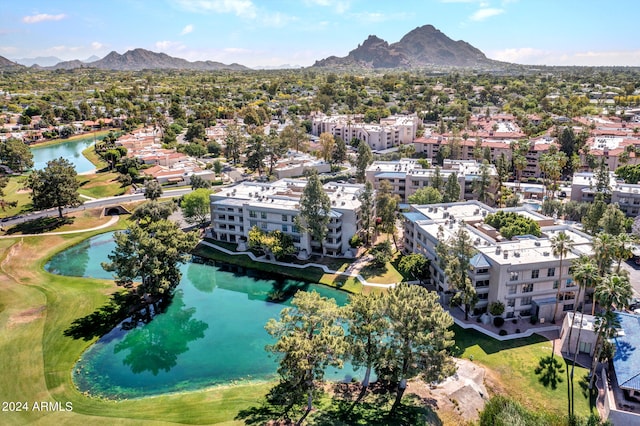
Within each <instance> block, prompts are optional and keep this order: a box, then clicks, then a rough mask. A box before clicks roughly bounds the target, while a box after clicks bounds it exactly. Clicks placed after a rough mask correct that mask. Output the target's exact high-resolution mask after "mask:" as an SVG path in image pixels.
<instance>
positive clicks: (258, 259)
mask: <svg viewBox="0 0 640 426" xmlns="http://www.w3.org/2000/svg"><path fill="white" fill-rule="evenodd" d="M200 244H202V245H205V246H209V247H211V248H214V249H216V250H219V251H221V252H223V253H225V254H229V255H232V256H236V255H241V254H244V255H246V256H249V257H250V258H251V260H253V261H256V262H264V263H271V264H274V265H280V266H286V267H288V268H298V269H304V268H309V267H315V268H320V269H322V270H323V271H324V272H325V273H327V274H338V275H344V276H349V277H355V278H356V279H357V280H358V281H360V283H361V284H362V285H364V286H367V287H381V288H392V287H395V286H396V284H397V283H393V284H377V283H370V282H368V281H367V280H365V279H364V278H363V277H362V275H360V274H359V273H357V272H350V273H349V272H340V271H334V270H332V269H329V267H328V266H327V265H321V264H319V263H307V264H304V265H297V264H294V263H286V262H278V261H275V260H267V259H266V257H264V256H262V257H257V256H256V255H255V254H253V253H251V252H250V251H244V252H235V251H231V250H227V249H226V248H224V247H220V246H218V245H216V244H213V243H210V242H208V241H204V240H202V241H200Z"/></svg>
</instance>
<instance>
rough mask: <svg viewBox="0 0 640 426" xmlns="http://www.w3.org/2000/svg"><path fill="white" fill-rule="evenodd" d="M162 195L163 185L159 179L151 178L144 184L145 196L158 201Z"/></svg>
mask: <svg viewBox="0 0 640 426" xmlns="http://www.w3.org/2000/svg"><path fill="white" fill-rule="evenodd" d="M160 197H162V185H160V182H158V181H157V180H155V179H151V180H150V181H148V182H147V184H146V185H145V186H144V198H146V199H148V200H151V201H156V200H157V199H158V198H160Z"/></svg>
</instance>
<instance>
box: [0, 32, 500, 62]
mask: <svg viewBox="0 0 640 426" xmlns="http://www.w3.org/2000/svg"><path fill="white" fill-rule="evenodd" d="M55 59H58V58H55V57H39V58H25V59H22V60H20V59H18V60H16V62H13V61H10V60H8V59H6V58H3V57H1V56H0V68H6V67H19V66H21V65H19V64H18V62H20V61H22V62H23V63H24V64H25V65H27V64H30V65H31V66H34V67H36V66H40V67H42V68H44V69H54V70H55V69H75V68H97V69H103V70H119V71H138V70H143V69H185V70H201V71H213V70H239V71H241V70H249V69H250V68H248V67H245V66H243V65H239V64H235V63H234V64H230V65H226V64H223V63H221V62H214V61H195V62H189V61H187V60H185V59H181V58H175V57H173V56H169V55H167V54H165V53H157V52H152V51H150V50H145V49H134V50H129V51H127V52H125V53H124V54H122V55H121V54H119V53H118V52H115V51H114V52H111V53H109V54H108V55H107V56H105V57H104V58H102V59H97V58H95V57H92V58H89V59H88V60H86V61H80V60H77V59H76V60H73V61H58V62H57V63H56V64H55V65H49V66H45V65H44V64H46V63H50V62H51V61H53V60H55ZM35 64H38V65H35ZM508 65H510V64H508V63H506V62H499V61H494V60H491V59H488V58H487V57H486V56H485V54H484V53H482V52H481V51H480V50H478V49H477V48H475V47H473V46H472V45H470V44H469V43H467V42H465V41H462V40H459V41H454V40H451V39H450V38H449V37H447V36H446V35H445V34H443V33H442V32H440V31H439V30H438V29H436V28H435V27H433V26H432V25H425V26H422V27H418V28H416V29H414V30H412V31H410V32H409V33H407V34H406V35H405V36H404V37H402V39H400V41H398V42H396V43H392V44H389V43H388V42H386V41H384V40H382V39H381V38H379V37H377V36H375V35H370V36H369V38H367V39H366V40H365V41H364V42H363V43H362V44H361V45H359V46H358V47H357V48H356V49H354V50H352V51H351V52H349V54H348V55H347V56H346V57H343V58H339V57H336V56H330V57H328V58H325V59H322V60H319V61H316V62H315V64H314V65H313V67H316V68H336V69H344V68H368V69H371V68H404V69H409V68H424V67H431V66H445V67H449V66H452V67H468V68H487V67H490V68H502V67H505V66H508ZM284 67H285V66H283V68H284ZM272 68H274V67H257V69H272ZM292 68H295V66H294V67H292Z"/></svg>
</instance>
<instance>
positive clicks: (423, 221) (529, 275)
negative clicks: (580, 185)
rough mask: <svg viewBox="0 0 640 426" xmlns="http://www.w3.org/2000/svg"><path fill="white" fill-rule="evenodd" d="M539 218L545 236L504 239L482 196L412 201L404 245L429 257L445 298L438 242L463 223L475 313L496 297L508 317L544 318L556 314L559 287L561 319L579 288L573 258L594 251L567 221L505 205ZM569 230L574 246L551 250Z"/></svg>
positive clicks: (435, 281) (434, 282)
mask: <svg viewBox="0 0 640 426" xmlns="http://www.w3.org/2000/svg"><path fill="white" fill-rule="evenodd" d="M502 210H505V211H513V212H516V213H518V214H521V215H523V216H525V217H528V218H531V219H533V220H535V221H536V222H537V223H538V224H539V225H540V227H541V231H542V236H540V237H535V236H532V235H524V236H518V237H514V238H513V239H511V240H506V239H505V238H503V237H502V236H501V235H500V233H499V232H498V231H497V230H496V229H495V228H493V227H492V226H490V225H488V224H486V223H485V222H484V218H485V217H486V216H487V215H488V214H491V213H495V212H496V211H497V210H496V209H492V208H490V207H488V206H486V205H484V204H482V203H480V202H478V201H470V202H461V203H449V204H433V205H428V206H417V205H412V206H411V210H410V211H409V212H407V213H404V214H403V216H404V225H405V229H404V238H403V242H404V250H405V252H406V253H420V254H423V255H424V256H426V257H427V258H428V259H430V260H431V266H430V268H431V284H432V285H434V286H435V287H436V290H437V291H438V292H439V293H440V294H441V296H442V298H443V302H444V303H448V300H447V298H448V297H449V295H450V294H451V293H450V292H449V291H450V287H449V284H448V282H447V277H446V274H445V272H444V270H442V268H441V267H440V265H439V263H438V259H437V255H436V246H437V244H438V243H439V242H440V241H447V240H449V239H450V238H452V236H453V235H454V233H455V232H457V231H458V229H459V228H460V227H462V228H463V229H464V232H467V233H468V234H469V236H470V237H471V241H472V242H473V245H474V248H475V254H474V256H473V257H472V259H471V268H472V269H471V272H470V278H471V282H472V284H473V285H474V287H475V289H476V291H477V294H478V303H477V304H476V306H475V310H474V313H475V314H479V313H483V312H486V311H487V308H488V306H489V305H490V304H491V303H492V302H495V301H500V302H502V303H504V306H505V308H506V309H505V316H506V317H507V318H528V317H531V316H535V317H537V318H540V321H550V320H552V318H553V314H554V308H555V302H556V294H557V292H558V286H559V287H560V297H559V307H558V314H557V317H558V319H559V318H561V316H562V314H563V312H566V311H570V310H573V308H574V306H575V304H576V303H581V302H582V300H576V295H577V293H578V292H577V290H578V287H577V286H576V283H575V282H574V281H573V279H572V278H571V275H570V274H569V268H570V266H571V262H572V261H573V260H574V259H576V258H577V257H578V256H579V255H580V254H583V253H584V254H590V253H591V240H590V237H589V236H588V235H586V234H584V233H582V232H580V231H578V230H575V229H573V228H571V227H569V226H566V225H555V224H554V220H553V219H551V218H548V217H546V216H543V215H540V214H538V213H535V212H533V211H529V210H527V209H525V208H521V207H520V208H510V209H502ZM561 232H564V233H566V234H567V235H568V236H569V238H570V239H571V240H572V241H573V247H572V249H571V251H570V252H569V253H567V254H566V256H564V258H563V263H562V270H560V258H559V257H558V256H556V255H554V254H553V248H552V243H551V239H552V238H553V237H554V236H555V235H558V234H559V233H561Z"/></svg>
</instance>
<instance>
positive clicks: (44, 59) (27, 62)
mask: <svg viewBox="0 0 640 426" xmlns="http://www.w3.org/2000/svg"><path fill="white" fill-rule="evenodd" d="M16 62H17V63H19V64H20V65H24V66H25V67H30V66H32V65H40V66H41V67H50V66H51V65H55V64H57V63H59V62H62V59H60V58H58V57H56V56H38V57H36V58H20V59H16Z"/></svg>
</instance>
